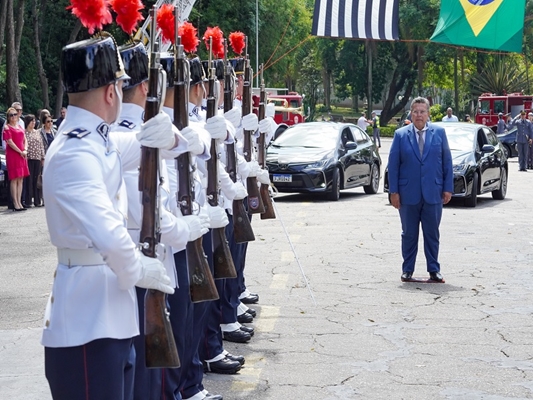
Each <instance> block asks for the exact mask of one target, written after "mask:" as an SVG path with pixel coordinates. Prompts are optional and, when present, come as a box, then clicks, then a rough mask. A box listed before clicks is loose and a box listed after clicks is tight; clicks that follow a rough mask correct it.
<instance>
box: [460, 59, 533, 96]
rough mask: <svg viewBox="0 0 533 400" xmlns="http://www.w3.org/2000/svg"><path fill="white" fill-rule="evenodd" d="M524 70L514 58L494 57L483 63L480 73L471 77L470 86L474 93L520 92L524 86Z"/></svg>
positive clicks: (499, 93) (500, 93)
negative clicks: (483, 66)
mask: <svg viewBox="0 0 533 400" xmlns="http://www.w3.org/2000/svg"><path fill="white" fill-rule="evenodd" d="M526 81H527V80H526V71H525V70H524V69H521V68H520V67H519V65H518V64H517V62H516V60H513V58H512V57H509V56H506V57H505V58H504V57H501V56H497V57H494V59H493V60H491V61H489V62H488V63H486V64H485V68H484V69H483V71H482V72H481V73H480V74H476V75H473V76H472V78H471V83H472V88H473V90H474V93H475V94H481V93H494V94H497V95H503V94H505V93H513V92H520V91H521V90H523V89H524V87H525V86H526Z"/></svg>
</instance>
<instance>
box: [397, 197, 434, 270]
mask: <svg viewBox="0 0 533 400" xmlns="http://www.w3.org/2000/svg"><path fill="white" fill-rule="evenodd" d="M441 217H442V203H438V204H428V203H426V202H424V200H422V201H421V202H420V203H418V204H416V205H406V204H402V205H401V207H400V220H401V223H402V256H403V265H402V270H403V272H413V271H414V270H415V262H416V254H417V253H418V235H419V231H420V224H422V234H423V236H424V253H425V255H426V264H427V271H428V272H438V271H440V264H439V261H438V257H439V239H440V235H439V225H440V220H441Z"/></svg>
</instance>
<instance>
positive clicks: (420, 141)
mask: <svg viewBox="0 0 533 400" xmlns="http://www.w3.org/2000/svg"><path fill="white" fill-rule="evenodd" d="M417 133H418V149H419V150H420V155H421V156H422V155H423V154H424V136H422V134H423V133H424V132H422V131H418V132H417Z"/></svg>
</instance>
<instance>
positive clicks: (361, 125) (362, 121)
mask: <svg viewBox="0 0 533 400" xmlns="http://www.w3.org/2000/svg"><path fill="white" fill-rule="evenodd" d="M371 124H372V121H369V120H368V119H366V113H362V114H361V116H360V117H359V119H358V120H357V126H358V127H359V128H361V129H362V130H364V131H365V132H366V127H367V126H368V125H371Z"/></svg>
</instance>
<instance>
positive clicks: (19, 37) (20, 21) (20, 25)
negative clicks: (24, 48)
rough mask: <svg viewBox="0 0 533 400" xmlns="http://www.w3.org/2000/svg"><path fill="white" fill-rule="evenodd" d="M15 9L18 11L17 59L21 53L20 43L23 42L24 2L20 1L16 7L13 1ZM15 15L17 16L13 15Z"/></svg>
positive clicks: (16, 21)
mask: <svg viewBox="0 0 533 400" xmlns="http://www.w3.org/2000/svg"><path fill="white" fill-rule="evenodd" d="M13 9H14V10H16V15H17V19H16V20H15V23H16V28H15V29H16V32H15V34H16V36H15V46H16V50H17V57H18V55H19V53H20V42H21V41H22V28H24V0H18V1H17V4H16V6H15V1H13ZM13 15H15V14H14V13H13Z"/></svg>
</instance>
